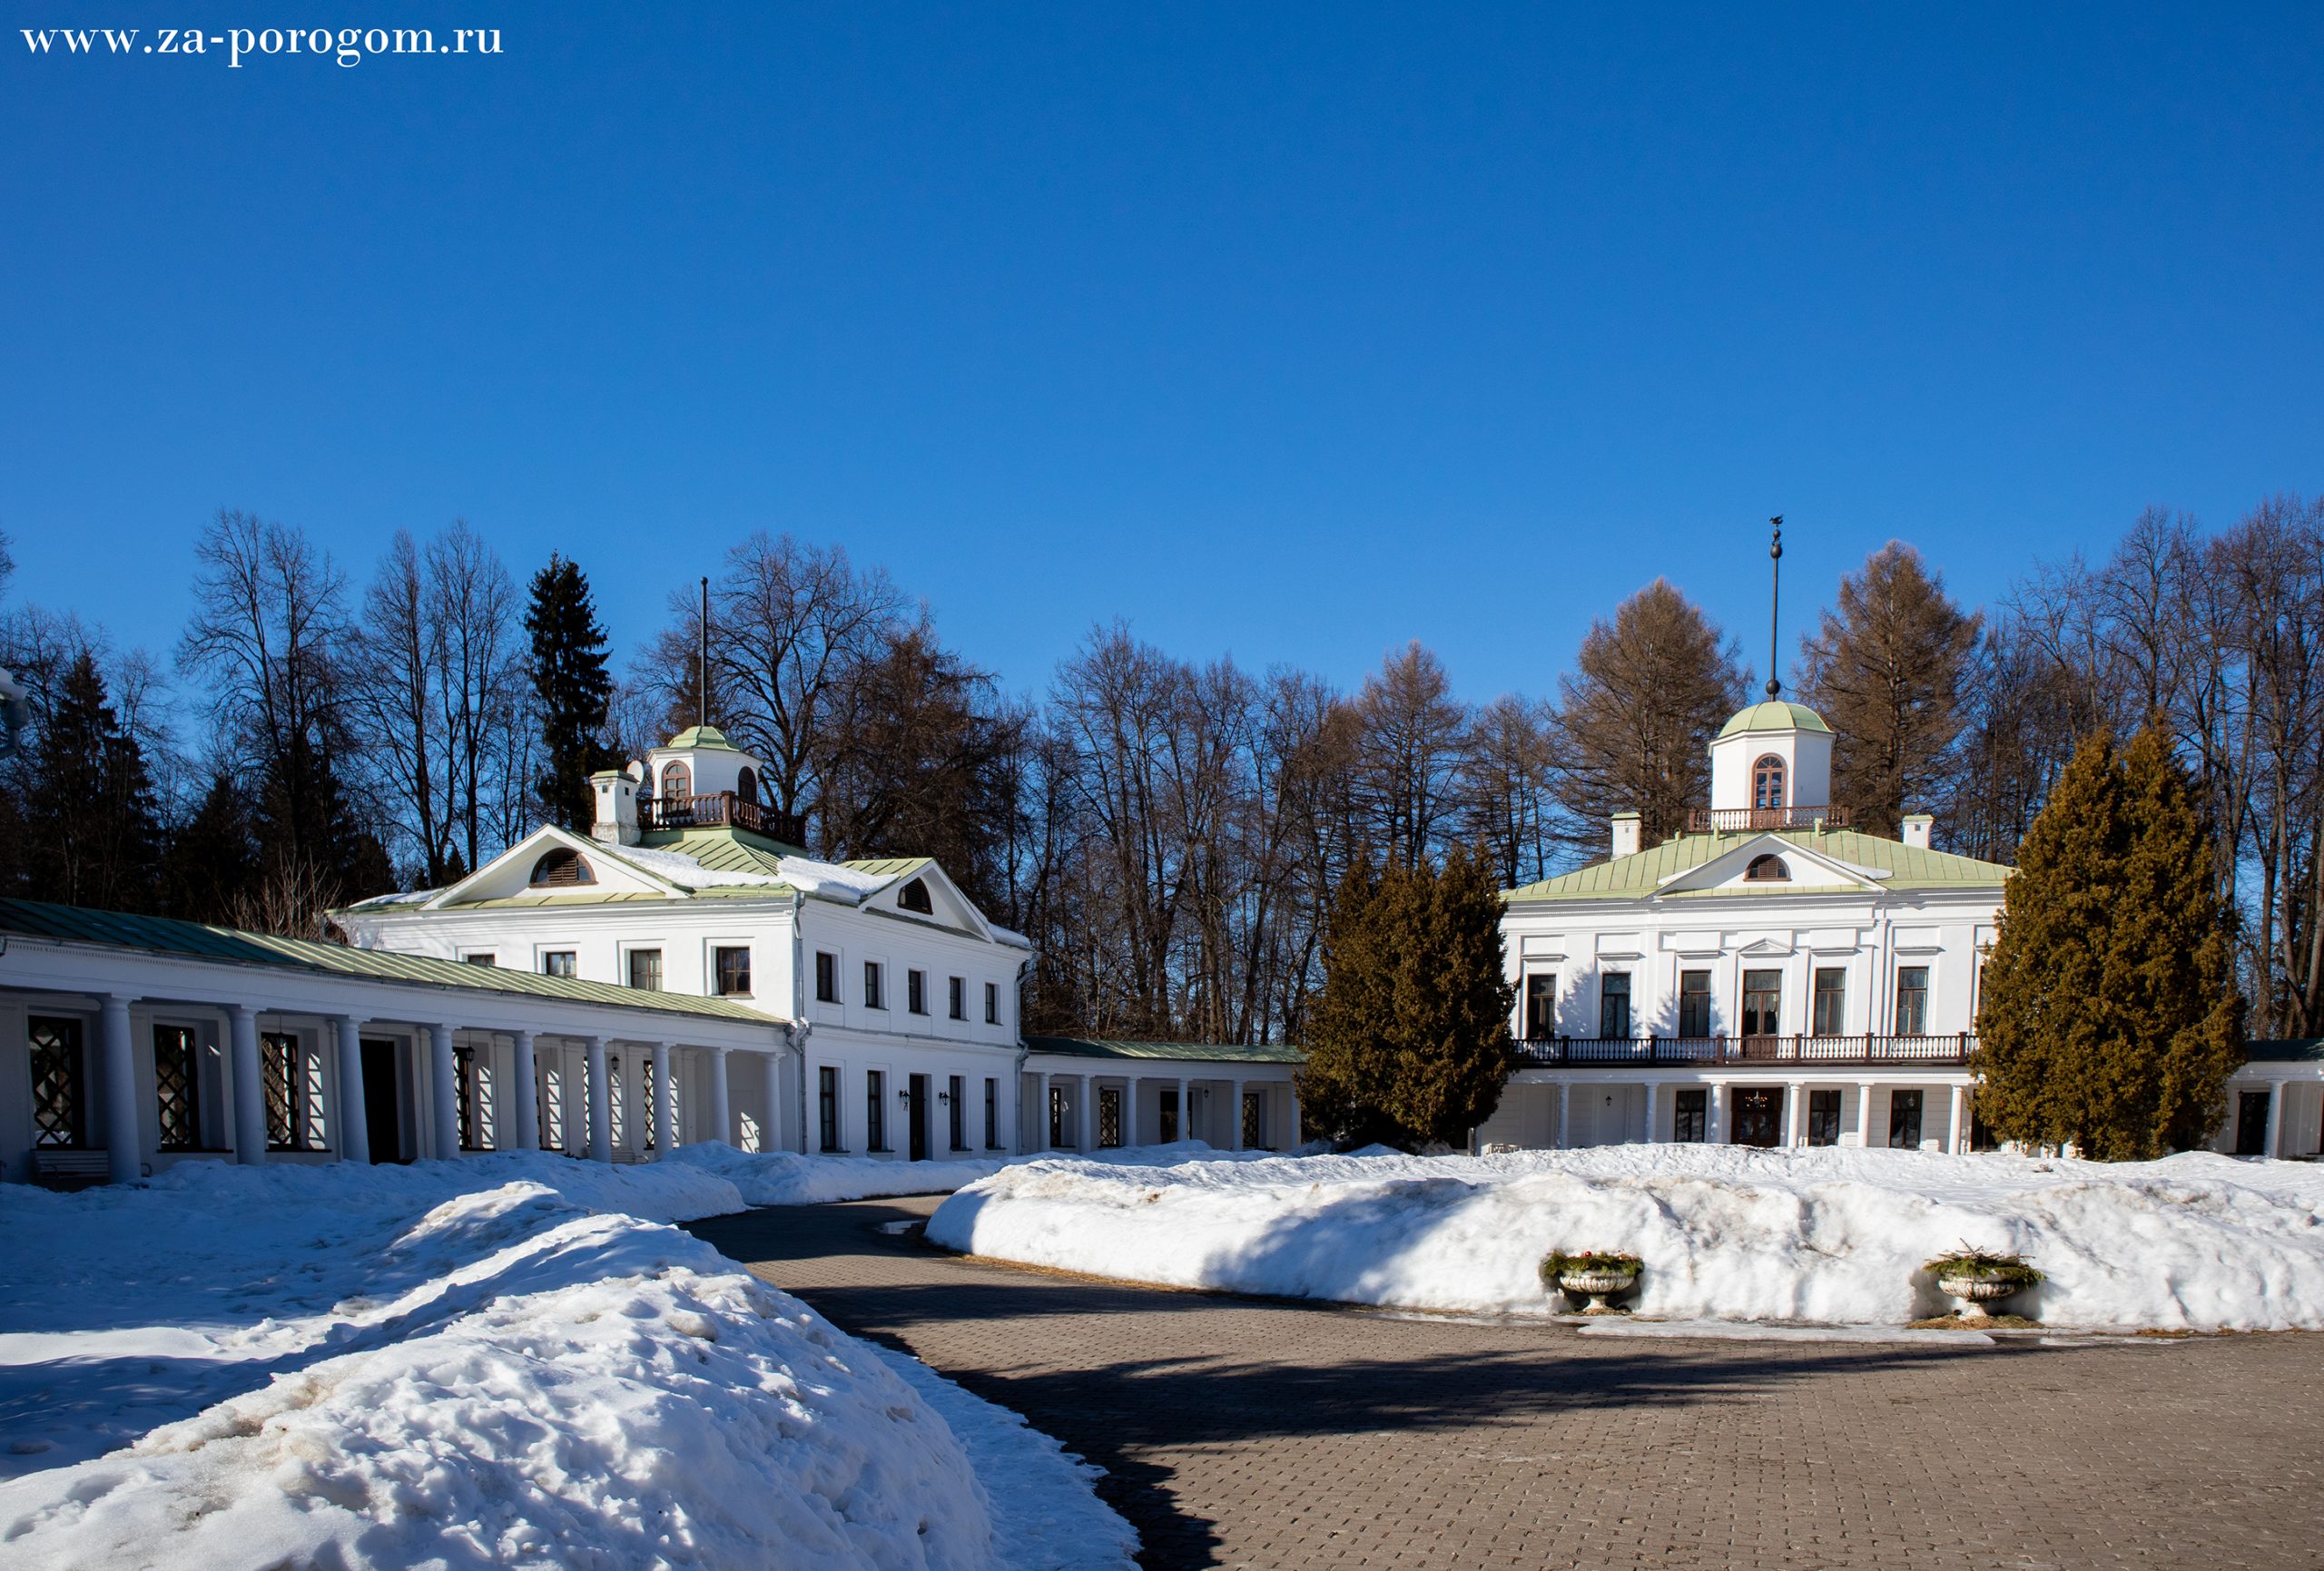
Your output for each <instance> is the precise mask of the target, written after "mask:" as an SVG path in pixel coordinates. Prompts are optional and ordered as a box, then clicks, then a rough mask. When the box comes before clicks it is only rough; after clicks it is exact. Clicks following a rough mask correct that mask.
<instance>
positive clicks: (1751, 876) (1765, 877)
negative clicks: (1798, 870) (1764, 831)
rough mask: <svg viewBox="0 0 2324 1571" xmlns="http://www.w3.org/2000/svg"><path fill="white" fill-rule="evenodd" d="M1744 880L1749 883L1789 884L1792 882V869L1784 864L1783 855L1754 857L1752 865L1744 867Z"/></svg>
mask: <svg viewBox="0 0 2324 1571" xmlns="http://www.w3.org/2000/svg"><path fill="white" fill-rule="evenodd" d="M1743 881H1744V882H1745V883H1747V884H1787V883H1789V882H1791V869H1789V868H1787V867H1785V866H1784V865H1783V859H1782V858H1781V857H1773V856H1769V857H1753V858H1752V859H1751V865H1750V866H1749V867H1748V868H1746V869H1743Z"/></svg>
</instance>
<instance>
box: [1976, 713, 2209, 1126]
mask: <svg viewBox="0 0 2324 1571" xmlns="http://www.w3.org/2000/svg"><path fill="white" fill-rule="evenodd" d="M2211 844H2212V842H2211V838H2210V835H2209V834H2208V832H2207V830H2206V827H2205V825H2204V823H2203V820H2202V815H2201V810H2200V809H2199V808H2198V807H2197V805H2196V802H2195V800H2194V796H2193V793H2192V791H2191V788H2190V786H2189V783H2188V781H2187V780H2186V777H2185V775H2184V773H2183V772H2182V771H2181V770H2180V768H2179V766H2178V764H2177V762H2176V761H2175V760H2173V759H2172V757H2171V750H2170V745H2169V742H2168V741H2167V740H2166V739H2165V738H2164V736H2163V735H2162V731H2160V729H2159V728H2157V727H2154V726H2152V725H2150V726H2149V727H2148V728H2147V730H2145V731H2142V732H2141V733H2140V735H2139V736H2138V737H2137V739H2136V740H2135V741H2132V744H2131V746H2130V748H2129V749H2128V751H2121V750H2118V749H2117V748H2116V747H2115V745H2114V742H2113V739H2112V737H2111V736H2110V735H2107V734H2104V733H2101V734H2099V735H2096V736H2093V737H2092V738H2090V739H2089V740H2087V741H2084V742H2083V744H2082V746H2081V747H2080V748H2079V749H2078V750H2077V751H2075V753H2074V756H2073V761H2072V762H2071V763H2069V764H2068V765H2067V767H2066V770H2065V772H2064V773H2063V775H2062V776H2061V777H2060V779H2059V781H2058V784H2057V787H2056V789H2055V790H2053V792H2052V793H2051V796H2050V800H2049V803H2048V805H2047V806H2046V807H2044V808H2043V810H2042V812H2041V814H2040V816H2039V817H2037V818H2036V819H2035V820H2033V825H2032V827H2031V828H2030V829H2029V830H2027V832H2026V836H2025V840H2024V843H2023V845H2022V846H2021V847H2020V849H2019V856H2018V869H2017V872H2016V875H2015V876H2014V877H2013V878H2012V879H2010V882H2009V895H2008V901H2007V904H2006V906H2005V908H2004V910H2003V912H2002V916H2001V925H2000V934H1999V937H1998V938H1996V940H1995V942H1994V951H1993V955H1992V957H1991V958H1990V959H1989V960H1988V962H1987V963H1986V966H1985V970H1984V982H1983V997H1982V1000H1981V1003H1980V1006H1979V1009H1978V1015H1977V1029H1978V1038H1979V1047H1978V1055H1977V1063H1978V1069H1979V1072H1980V1075H1981V1079H1980V1083H1979V1085H1978V1089H1977V1093H1976V1098H1977V1111H1978V1113H1979V1114H1980V1115H1981V1116H1982V1117H1983V1119H1984V1122H1985V1123H1986V1124H1988V1125H1989V1126H1991V1127H1992V1128H1993V1129H1994V1131H1995V1132H1996V1133H1998V1134H2002V1135H2004V1136H2006V1137H2008V1138H2010V1139H2014V1140H2019V1141H2024V1142H2026V1143H2029V1144H2066V1143H2072V1144H2074V1145H2076V1146H2078V1147H2079V1148H2080V1149H2081V1151H2082V1153H2083V1154H2084V1155H2086V1156H2093V1157H2097V1158H2100V1159H2102V1160H2104V1161H2137V1160H2143V1159H2145V1158H2149V1157H2153V1156H2159V1155H2161V1154H2163V1153H2164V1152H2167V1151H2173V1150H2186V1149H2188V1148H2190V1147H2192V1146H2196V1145H2200V1144H2203V1143H2204V1142H2205V1141H2206V1140H2207V1139H2208V1138H2209V1137H2210V1135H2211V1132H2212V1130H2213V1129H2214V1128H2216V1127H2217V1125H2218V1123H2219V1119H2220V1116H2221V1108H2222V1106H2223V1105H2224V1092H2223V1087H2224V1085H2225V1084H2226V1080H2227V1077H2228V1076H2229V1075H2230V1074H2232V1073H2233V1072H2234V1071H2235V1068H2236V1066H2237V1065H2238V1064H2239V1063H2240V1061H2241V1058H2242V1049H2241V1040H2242V1000H2241V998H2240V997H2239V996H2238V994H2237V992H2236V989H2235V981H2234V969H2233V943H2234V917H2233V913H2232V911H2231V910H2230V908H2229V907H2228V906H2227V905H2226V904H2225V903H2224V902H2223V901H2222V900H2221V898H2220V897H2219V893H2218V885H2217V880H2216V879H2215V877H2214V869H2213V867H2212V862H2211V857H2212V852H2211Z"/></svg>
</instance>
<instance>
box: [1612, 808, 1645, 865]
mask: <svg viewBox="0 0 2324 1571" xmlns="http://www.w3.org/2000/svg"><path fill="white" fill-rule="evenodd" d="M1610 823H1611V825H1612V828H1613V831H1614V844H1613V851H1614V854H1615V855H1616V856H1618V857H1634V856H1636V855H1638V836H1639V816H1638V814H1636V813H1616V814H1615V815H1614V816H1613V818H1612V820H1610Z"/></svg>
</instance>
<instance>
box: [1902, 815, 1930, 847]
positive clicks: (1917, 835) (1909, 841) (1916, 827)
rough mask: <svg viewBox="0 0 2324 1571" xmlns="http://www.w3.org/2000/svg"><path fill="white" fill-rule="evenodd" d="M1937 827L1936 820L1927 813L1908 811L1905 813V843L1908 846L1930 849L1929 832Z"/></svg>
mask: <svg viewBox="0 0 2324 1571" xmlns="http://www.w3.org/2000/svg"><path fill="white" fill-rule="evenodd" d="M1935 827H1936V820H1935V819H1934V818H1932V817H1930V816H1929V815H1928V814H1926V813H1906V814H1905V844H1906V845H1908V846H1918V847H1919V848H1920V849H1922V850H1926V849H1928V832H1929V830H1933V829H1935Z"/></svg>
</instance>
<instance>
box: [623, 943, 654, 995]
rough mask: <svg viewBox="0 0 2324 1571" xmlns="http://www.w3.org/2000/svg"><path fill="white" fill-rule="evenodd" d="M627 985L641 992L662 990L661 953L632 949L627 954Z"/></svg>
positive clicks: (651, 950)
mask: <svg viewBox="0 0 2324 1571" xmlns="http://www.w3.org/2000/svg"><path fill="white" fill-rule="evenodd" d="M629 985H630V986H631V987H635V988H637V989H638V990H639V991H641V992H645V993H658V992H660V991H661V990H662V951H661V950H659V949H632V950H631V951H630V952H629Z"/></svg>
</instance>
